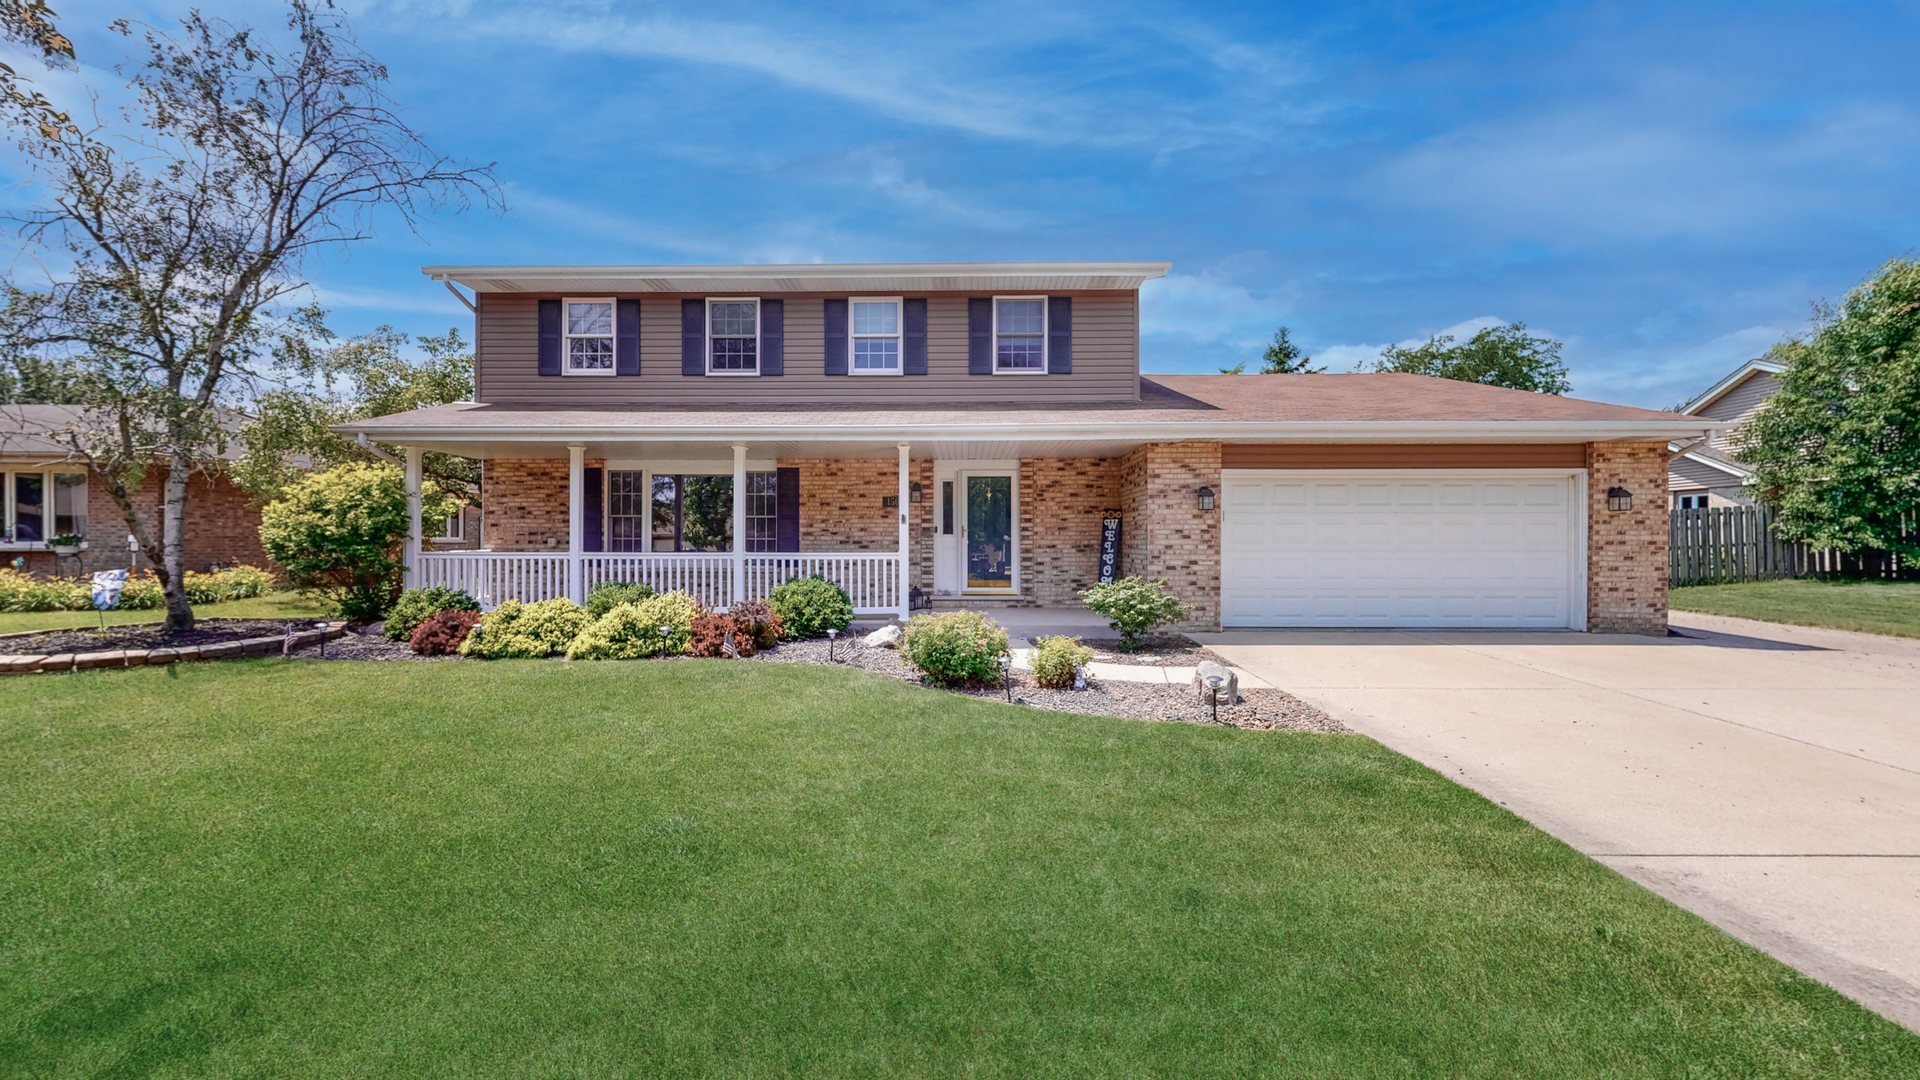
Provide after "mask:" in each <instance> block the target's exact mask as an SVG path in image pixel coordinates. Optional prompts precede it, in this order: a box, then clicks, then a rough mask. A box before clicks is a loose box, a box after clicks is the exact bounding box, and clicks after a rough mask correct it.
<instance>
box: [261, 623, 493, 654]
mask: <svg viewBox="0 0 1920 1080" xmlns="http://www.w3.org/2000/svg"><path fill="white" fill-rule="evenodd" d="M293 655H295V656H297V657H299V658H300V659H302V660H465V659H467V658H466V657H464V656H459V655H454V656H421V655H420V654H419V653H417V652H414V651H413V650H412V649H411V648H409V647H408V646H407V643H406V642H404V641H388V640H387V639H386V637H385V636H383V635H381V634H378V633H372V634H369V633H363V632H361V631H359V630H349V631H347V634H346V636H345V637H341V638H336V639H334V640H332V641H329V642H327V643H326V647H325V648H324V649H323V648H321V647H320V645H318V644H313V645H308V646H307V647H305V648H303V649H295V650H293Z"/></svg>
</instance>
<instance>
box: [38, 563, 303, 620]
mask: <svg viewBox="0 0 1920 1080" xmlns="http://www.w3.org/2000/svg"><path fill="white" fill-rule="evenodd" d="M183 584H184V585H185V586H186V591H187V600H188V601H189V602H190V603H195V604H217V603H221V602H222V601H226V600H243V599H246V598H247V597H250V596H264V595H266V594H267V593H269V592H272V591H273V575H272V574H269V573H267V572H266V571H265V570H262V569H260V568H259V567H257V566H234V567H229V568H227V569H225V570H222V571H220V572H218V573H214V574H202V573H198V572H196V571H192V570H189V571H187V577H186V581H185V582H184V583H183ZM166 606H167V598H166V595H165V594H164V593H162V592H161V590H160V580H159V579H158V578H156V577H154V576H153V575H152V574H150V573H139V574H134V575H132V576H130V577H128V578H127V584H126V587H125V588H123V589H122V590H121V591H120V608H121V609H122V610H125V611H152V610H155V609H158V608H163V607H166ZM91 610H93V579H92V578H91V577H68V578H37V577H34V576H33V575H31V574H25V573H22V572H20V571H18V570H14V569H12V568H3V569H0V611H91Z"/></svg>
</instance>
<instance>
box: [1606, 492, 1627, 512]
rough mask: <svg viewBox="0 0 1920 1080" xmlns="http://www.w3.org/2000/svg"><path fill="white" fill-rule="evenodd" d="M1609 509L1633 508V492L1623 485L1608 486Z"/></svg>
mask: <svg viewBox="0 0 1920 1080" xmlns="http://www.w3.org/2000/svg"><path fill="white" fill-rule="evenodd" d="M1607 509H1609V510H1631V509H1633V492H1631V491H1628V490H1627V489H1626V488H1623V487H1610V488H1608V489H1607Z"/></svg>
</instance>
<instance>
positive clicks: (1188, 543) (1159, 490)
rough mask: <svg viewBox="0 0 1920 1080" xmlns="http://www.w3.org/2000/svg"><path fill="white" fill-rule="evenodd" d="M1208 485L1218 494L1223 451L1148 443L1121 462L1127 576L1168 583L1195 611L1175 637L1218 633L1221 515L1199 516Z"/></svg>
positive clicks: (1210, 512) (1214, 446)
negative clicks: (1190, 632)
mask: <svg viewBox="0 0 1920 1080" xmlns="http://www.w3.org/2000/svg"><path fill="white" fill-rule="evenodd" d="M1203 484H1204V485H1206V486H1208V487H1211V488H1212V489H1213V490H1214V492H1215V493H1216V494H1218V492H1219V491H1220V444H1219V443H1211V442H1178V443H1148V444H1147V445H1145V446H1142V447H1140V448H1139V449H1138V450H1135V451H1133V452H1132V453H1130V454H1128V455H1127V456H1126V457H1124V458H1121V459H1120V461H1119V468H1118V475H1117V477H1116V487H1117V489H1118V495H1119V498H1120V506H1121V509H1122V510H1123V511H1125V515H1126V516H1125V519H1124V524H1122V526H1121V549H1122V554H1123V556H1124V559H1123V565H1124V568H1125V572H1126V573H1127V575H1128V576H1135V575H1138V576H1141V577H1152V578H1165V579H1167V588H1168V591H1170V592H1172V593H1173V594H1174V595H1175V596H1178V597H1179V598H1180V599H1182V600H1185V601H1186V602H1187V603H1188V604H1190V605H1192V608H1193V611H1192V614H1190V615H1189V616H1188V617H1187V619H1186V621H1184V622H1181V623H1179V624H1178V625H1177V626H1176V627H1174V629H1180V630H1218V629H1219V628H1220V511H1219V510H1218V509H1217V508H1216V509H1213V510H1201V509H1200V501H1199V499H1198V497H1197V496H1196V495H1195V491H1196V490H1197V489H1198V488H1199V487H1200V486H1201V485H1203ZM1215 505H1216V507H1217V506H1218V504H1217V503H1216V504H1215Z"/></svg>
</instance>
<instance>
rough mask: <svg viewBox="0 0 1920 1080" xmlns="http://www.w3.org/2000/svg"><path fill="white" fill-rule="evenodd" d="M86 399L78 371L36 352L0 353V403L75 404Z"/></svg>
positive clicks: (84, 388)
mask: <svg viewBox="0 0 1920 1080" xmlns="http://www.w3.org/2000/svg"><path fill="white" fill-rule="evenodd" d="M86 400H87V391H86V387H85V386H83V385H81V383H80V378H79V373H78V372H76V371H74V370H73V368H72V367H70V366H68V365H65V364H58V363H54V362H52V361H49V360H43V359H41V358H40V357H37V356H6V357H0V405H79V404H82V403H84V402H85V401H86Z"/></svg>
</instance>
